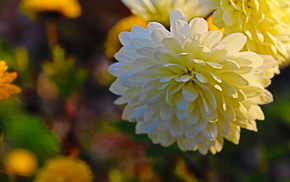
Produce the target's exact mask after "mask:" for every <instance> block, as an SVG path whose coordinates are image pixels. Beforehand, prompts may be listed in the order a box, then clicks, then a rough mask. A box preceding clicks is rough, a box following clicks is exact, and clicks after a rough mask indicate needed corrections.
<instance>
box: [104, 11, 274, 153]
mask: <svg viewBox="0 0 290 182" xmlns="http://www.w3.org/2000/svg"><path fill="white" fill-rule="evenodd" d="M170 20H171V27H170V31H168V30H167V29H166V28H165V27H164V26H163V25H161V24H159V23H157V22H151V23H149V24H148V26H147V27H146V29H144V28H142V27H140V26H134V27H133V28H132V31H131V32H123V33H121V34H120V41H121V43H122V45H123V47H122V48H121V49H120V51H119V52H118V53H117V54H116V55H115V58H116V59H117V60H118V61H119V62H117V63H114V64H112V65H111V66H110V67H109V72H110V73H111V74H112V75H114V76H116V77H117V79H116V81H115V82H114V83H113V84H112V85H111V87H110V90H111V91H112V92H113V93H115V94H117V95H120V96H121V97H120V98H119V99H117V100H116V101H115V103H116V104H127V105H126V107H125V109H124V112H123V115H122V117H123V119H125V120H129V121H130V122H137V126H136V132H137V133H138V134H140V133H144V134H148V136H149V138H151V139H152V140H153V143H161V144H162V145H163V146H169V145H171V144H173V143H174V142H177V144H178V146H179V147H180V148H181V149H182V150H184V151H186V150H199V152H200V153H202V154H206V153H207V152H208V150H210V152H212V153H213V154H214V153H216V152H219V151H221V149H222V146H223V140H224V138H226V139H228V140H229V141H231V142H233V143H235V144H237V143H238V142H239V137H240V129H241V128H245V129H248V130H252V131H257V128H256V122H255V120H257V119H258V120H263V119H264V114H263V112H262V110H261V108H260V107H259V104H267V103H269V102H271V101H272V95H271V93H269V92H268V91H267V90H266V89H265V87H267V86H268V85H269V84H270V77H272V76H273V74H271V72H269V71H268V69H269V68H272V66H273V65H274V64H275V63H276V62H275V60H274V59H273V58H272V57H271V56H260V55H258V54H256V53H254V52H251V51H244V52H242V51H240V50H241V49H242V48H243V47H244V45H245V44H246V41H247V38H246V36H245V35H243V34H242V33H234V34H230V35H228V36H226V37H225V38H223V39H221V38H222V33H221V31H219V30H215V31H208V24H207V22H206V21H205V20H204V19H202V18H195V19H193V20H192V21H190V23H189V24H188V22H187V20H186V18H185V16H184V14H183V13H182V12H181V11H180V10H175V11H173V12H172V14H171V17H170Z"/></svg>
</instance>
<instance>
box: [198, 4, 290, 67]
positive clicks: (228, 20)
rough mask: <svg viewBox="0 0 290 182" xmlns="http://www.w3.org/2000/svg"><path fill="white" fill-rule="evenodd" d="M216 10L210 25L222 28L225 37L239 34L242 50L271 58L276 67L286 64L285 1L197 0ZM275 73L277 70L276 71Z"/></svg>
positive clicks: (288, 9)
mask: <svg viewBox="0 0 290 182" xmlns="http://www.w3.org/2000/svg"><path fill="white" fill-rule="evenodd" d="M200 2H201V3H202V4H204V5H205V6H206V7H209V8H212V9H216V11H215V12H214V14H213V23H214V24H216V25H217V26H218V27H224V28H225V35H229V34H231V33H234V32H242V33H244V34H245V35H247V37H248V42H247V43H246V46H245V48H246V49H247V50H251V51H254V52H257V53H258V54H267V55H272V56H273V57H274V58H275V59H276V60H277V61H278V63H279V64H282V63H284V64H287V63H288V64H289V63H290V60H289V59H290V26H289V25H290V19H289V17H290V1H289V0H250V1H249V0H235V1H233V0H200ZM276 72H279V71H277V69H276Z"/></svg>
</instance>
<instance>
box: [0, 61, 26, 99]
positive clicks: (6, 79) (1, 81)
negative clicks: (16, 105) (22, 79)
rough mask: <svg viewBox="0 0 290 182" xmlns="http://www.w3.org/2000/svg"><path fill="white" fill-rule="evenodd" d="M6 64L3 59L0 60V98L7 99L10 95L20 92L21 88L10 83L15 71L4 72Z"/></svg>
mask: <svg viewBox="0 0 290 182" xmlns="http://www.w3.org/2000/svg"><path fill="white" fill-rule="evenodd" d="M7 69H8V66H7V65H6V63H5V61H0V99H8V98H9V97H10V95H12V94H17V93H20V92H21V88H19V87H18V86H16V85H13V84H11V82H13V81H14V80H15V79H16V77H17V73H16V72H6V71H7Z"/></svg>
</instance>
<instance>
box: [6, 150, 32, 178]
mask: <svg viewBox="0 0 290 182" xmlns="http://www.w3.org/2000/svg"><path fill="white" fill-rule="evenodd" d="M4 167H5V170H6V171H7V172H8V173H9V174H13V175H20V176H31V175H32V174H33V173H34V171H35V170H36V167H37V159H36V157H35V156H34V154H33V153H31V152H30V151H28V150H25V149H13V150H11V151H9V152H8V153H7V154H6V155H5V158H4Z"/></svg>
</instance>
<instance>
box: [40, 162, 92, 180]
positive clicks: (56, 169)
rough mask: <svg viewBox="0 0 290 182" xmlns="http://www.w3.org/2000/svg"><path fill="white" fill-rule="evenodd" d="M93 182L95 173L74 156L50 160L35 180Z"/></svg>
mask: <svg viewBox="0 0 290 182" xmlns="http://www.w3.org/2000/svg"><path fill="white" fill-rule="evenodd" d="M51 181H53V182H67V181H69V182H91V181H93V174H92V171H91V169H90V168H89V166H88V165H87V164H86V163H85V162H84V161H81V160H79V159H76V158H72V157H57V158H54V159H51V160H49V161H48V162H47V163H46V165H45V166H44V168H43V169H42V170H40V171H39V173H38V174H37V177H36V180H35V182H51Z"/></svg>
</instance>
